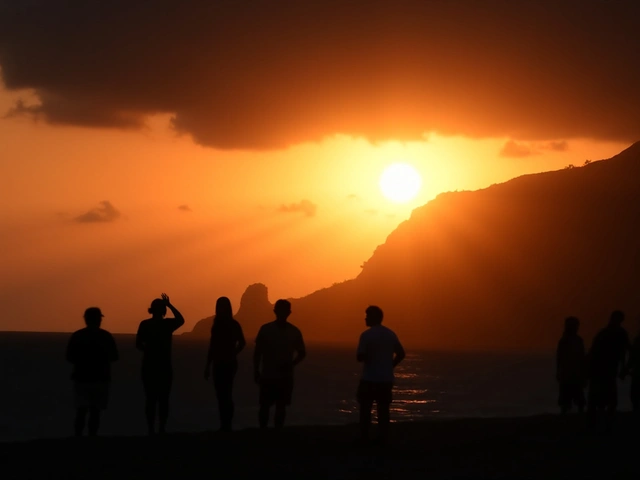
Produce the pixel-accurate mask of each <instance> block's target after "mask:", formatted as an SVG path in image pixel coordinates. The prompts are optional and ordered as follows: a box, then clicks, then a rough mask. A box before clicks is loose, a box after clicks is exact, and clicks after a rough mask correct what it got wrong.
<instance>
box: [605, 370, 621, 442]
mask: <svg viewBox="0 0 640 480" xmlns="http://www.w3.org/2000/svg"><path fill="white" fill-rule="evenodd" d="M617 410H618V379H617V378H616V377H613V378H611V379H609V381H608V382H607V403H606V414H607V431H608V432H610V431H612V430H613V428H614V427H615V421H616V413H617Z"/></svg>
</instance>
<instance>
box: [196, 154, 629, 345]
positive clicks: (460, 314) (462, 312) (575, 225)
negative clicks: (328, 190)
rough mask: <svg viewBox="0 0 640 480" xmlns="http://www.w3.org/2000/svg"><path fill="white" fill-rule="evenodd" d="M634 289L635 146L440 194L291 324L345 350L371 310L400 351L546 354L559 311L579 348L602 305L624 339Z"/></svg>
mask: <svg viewBox="0 0 640 480" xmlns="http://www.w3.org/2000/svg"><path fill="white" fill-rule="evenodd" d="M253 287H255V286H251V287H249V289H252V293H251V295H249V298H251V299H253V300H252V301H251V302H249V301H248V300H247V301H246V302H245V296H247V295H248V292H249V289H247V293H245V296H243V301H242V305H241V307H240V311H239V312H238V316H237V318H238V319H239V320H241V321H242V322H247V327H248V328H246V330H253V329H255V331H257V325H258V324H259V323H264V321H269V320H271V317H272V314H271V312H270V311H269V312H268V313H267V304H268V299H267V297H266V287H264V285H262V286H261V287H257V288H255V289H253ZM258 289H263V290H260V292H258ZM639 289H640V143H636V144H634V145H633V146H632V147H630V148H629V149H627V150H625V151H623V152H622V153H620V154H619V155H616V156H615V157H613V158H611V159H609V160H604V161H597V162H592V163H590V164H588V165H585V166H582V167H576V168H571V169H564V170H559V171H555V172H546V173H541V174H535V175H526V176H523V177H519V178H516V179H513V180H511V181H509V182H505V183H503V184H497V185H493V186H491V187H488V188H486V189H483V190H478V191H474V192H452V193H444V194H441V195H439V196H438V197H437V198H436V199H435V200H433V201H431V202H429V203H428V204H426V205H424V206H423V207H420V208H417V209H416V210H414V212H413V214H412V216H411V218H410V219H409V220H407V221H405V222H403V223H402V224H401V225H399V226H398V228H397V229H396V230H395V231H393V232H392V233H391V234H390V235H389V236H388V238H387V240H386V242H385V243H384V244H382V245H380V246H379V247H378V248H377V249H376V251H375V252H374V254H373V256H372V257H371V258H370V259H369V260H368V261H367V262H365V264H364V266H363V269H362V272H361V273H360V275H359V276H358V277H357V278H355V279H353V280H349V281H346V282H343V283H340V284H337V285H334V286H332V287H330V288H326V289H323V290H319V291H317V292H314V293H312V294H310V295H308V296H306V297H303V298H299V299H294V300H292V304H293V314H292V316H291V322H292V323H294V324H296V325H297V326H299V327H300V328H301V329H302V331H303V333H304V334H305V338H306V339H307V341H320V342H339V343H345V344H350V345H355V344H356V343H357V340H358V336H359V334H360V332H361V331H362V330H363V329H364V328H365V327H364V310H365V308H366V307H367V306H368V305H371V304H376V305H379V306H380V307H381V308H382V309H383V310H384V312H385V320H384V321H385V324H387V325H388V326H389V327H391V328H393V329H394V330H396V331H397V333H398V334H399V335H400V337H401V340H403V342H404V343H406V344H407V345H412V346H422V347H426V348H438V349H440V348H441V349H485V348H500V349H539V348H545V349H552V348H554V347H555V343H556V342H557V339H558V338H559V336H560V334H561V332H562V325H563V320H564V318H565V317H566V316H569V315H575V316H577V317H579V318H580V320H581V322H582V327H581V334H582V335H583V337H584V338H585V340H586V341H587V342H589V341H590V339H591V337H592V336H593V335H594V334H595V332H596V331H597V330H598V329H599V328H601V327H602V326H604V325H605V324H606V322H607V319H608V315H609V313H610V312H611V311H612V310H613V309H622V310H623V311H625V312H626V313H627V320H626V322H625V325H626V326H627V327H628V328H629V330H630V331H632V332H635V331H636V324H637V323H638V315H639V314H640V294H639V293H638V290H639ZM245 304H246V305H247V308H246V309H245V308H244V305H245ZM249 305H253V306H252V307H251V309H250V308H249ZM257 305H260V307H259V308H258V307H257ZM268 306H269V310H270V309H271V304H268ZM245 312H246V314H245ZM258 318H260V320H259V321H258V320H257V319H258ZM263 318H264V319H266V320H264V321H262V319H263ZM208 321H209V325H210V319H209V320H208ZM243 325H244V323H243ZM196 327H198V326H196ZM202 328H204V327H202ZM194 331H195V329H194ZM206 331H207V333H208V329H206ZM248 338H250V337H249V336H248Z"/></svg>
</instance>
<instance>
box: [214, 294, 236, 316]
mask: <svg viewBox="0 0 640 480" xmlns="http://www.w3.org/2000/svg"><path fill="white" fill-rule="evenodd" d="M216 318H233V309H232V308H231V300H229V299H228V298H227V297H220V298H218V300H216Z"/></svg>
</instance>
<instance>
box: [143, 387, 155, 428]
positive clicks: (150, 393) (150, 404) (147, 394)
mask: <svg viewBox="0 0 640 480" xmlns="http://www.w3.org/2000/svg"><path fill="white" fill-rule="evenodd" d="M156 383H157V382H155V381H154V379H153V378H151V377H146V378H143V379H142V385H143V387H144V399H145V400H144V401H145V403H144V413H145V417H146V419H147V432H148V433H149V435H153V434H155V433H156V426H155V425H156V405H157V403H158V394H157V390H158V388H157V385H156Z"/></svg>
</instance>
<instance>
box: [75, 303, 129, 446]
mask: <svg viewBox="0 0 640 480" xmlns="http://www.w3.org/2000/svg"><path fill="white" fill-rule="evenodd" d="M102 317H103V315H102V312H101V311H100V309H99V308H97V307H90V308H87V309H86V310H85V312H84V321H85V324H86V325H87V326H86V328H83V329H81V330H78V331H76V332H74V333H73V334H72V335H71V338H70V339H69V343H68V344H67V352H66V358H67V361H68V362H70V363H71V364H72V365H73V373H72V374H71V379H72V380H73V385H74V394H75V406H76V418H75V423H74V429H75V435H76V436H77V437H80V436H82V434H83V432H84V428H85V423H86V418H87V414H88V416H89V422H88V431H89V432H88V433H89V435H90V436H95V435H97V433H98V428H99V427H100V412H101V411H102V410H105V409H106V408H107V404H108V402H109V386H110V384H111V363H112V362H115V361H116V360H118V350H117V348H116V342H115V340H114V339H113V336H112V335H111V334H110V333H109V332H107V331H106V330H103V329H102V328H100V325H101V323H102Z"/></svg>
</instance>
